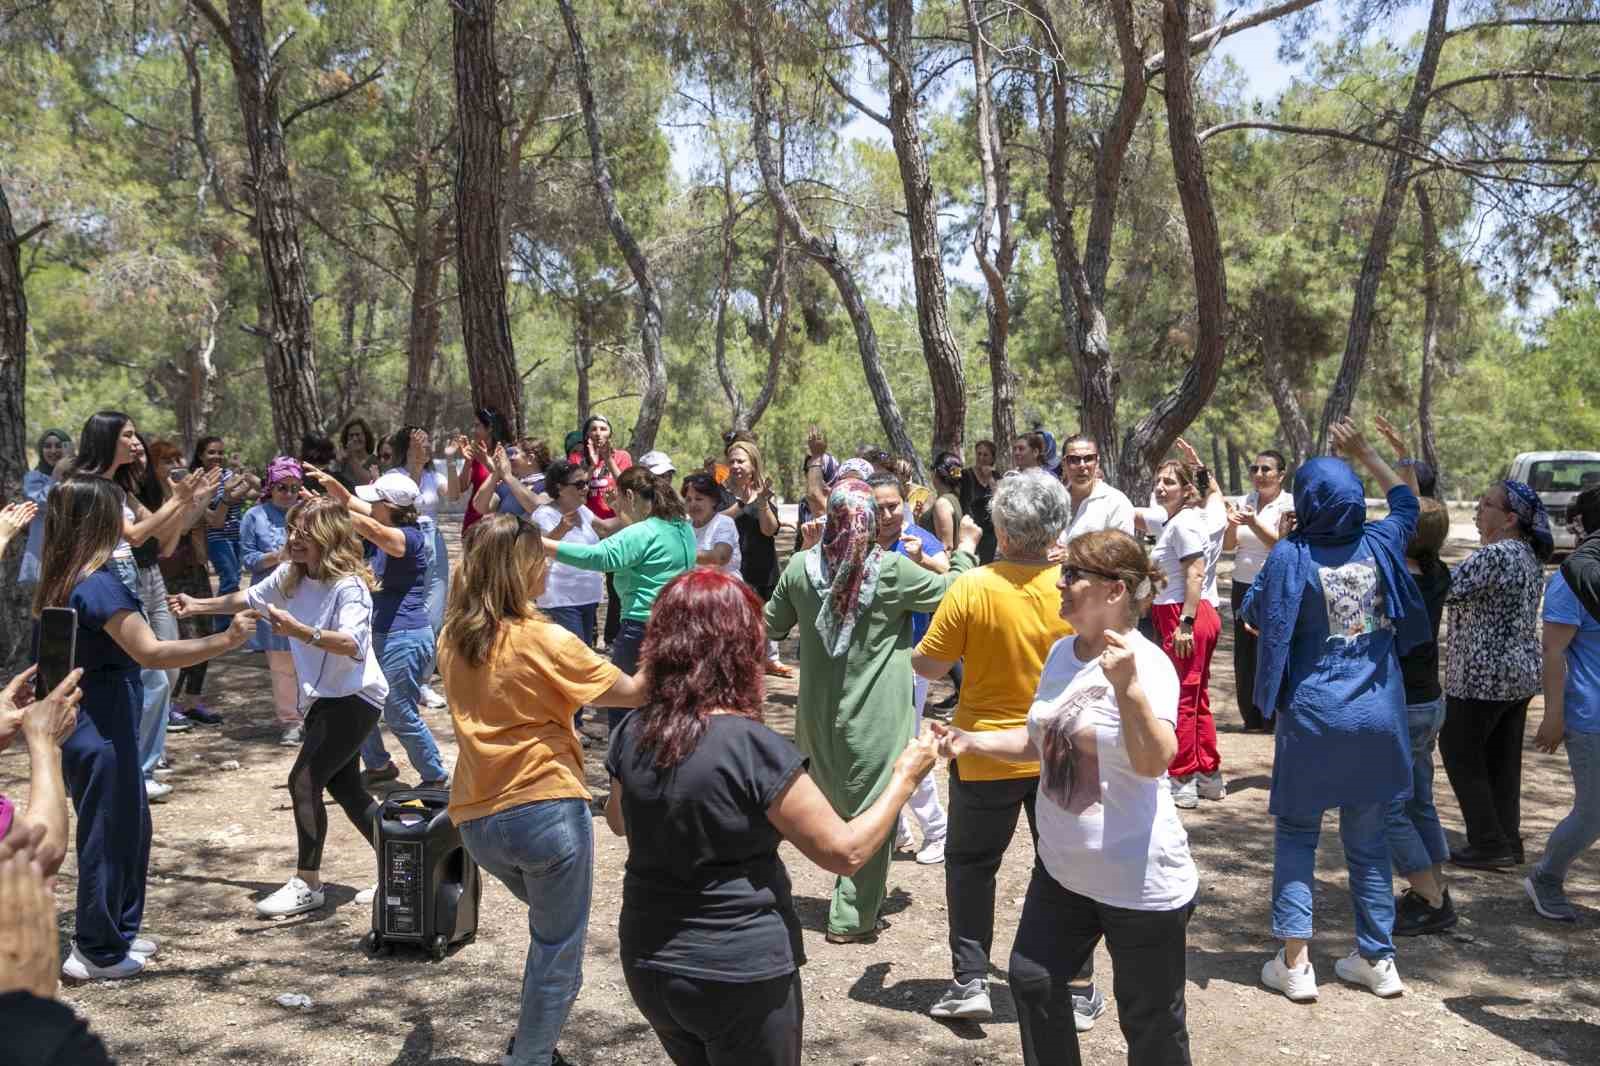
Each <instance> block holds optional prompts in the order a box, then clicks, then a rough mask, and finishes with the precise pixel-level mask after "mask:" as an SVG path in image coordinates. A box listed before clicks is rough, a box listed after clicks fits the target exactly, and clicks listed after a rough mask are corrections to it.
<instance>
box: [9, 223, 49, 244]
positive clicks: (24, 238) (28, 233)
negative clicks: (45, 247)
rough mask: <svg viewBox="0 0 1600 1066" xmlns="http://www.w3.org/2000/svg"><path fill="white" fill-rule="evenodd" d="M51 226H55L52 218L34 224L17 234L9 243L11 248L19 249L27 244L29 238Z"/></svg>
mask: <svg viewBox="0 0 1600 1066" xmlns="http://www.w3.org/2000/svg"><path fill="white" fill-rule="evenodd" d="M53 225H55V219H53V218H47V219H45V220H44V221H43V222H39V223H35V224H34V225H33V226H31V227H29V228H28V229H26V230H24V231H23V232H22V233H19V234H18V235H17V237H16V239H15V240H13V241H11V242H10V243H11V246H12V247H13V248H21V247H22V246H23V245H24V244H27V243H28V241H29V239H30V238H33V237H36V236H38V235H39V233H40V232H41V231H43V230H47V229H49V228H50V227H51V226H53Z"/></svg>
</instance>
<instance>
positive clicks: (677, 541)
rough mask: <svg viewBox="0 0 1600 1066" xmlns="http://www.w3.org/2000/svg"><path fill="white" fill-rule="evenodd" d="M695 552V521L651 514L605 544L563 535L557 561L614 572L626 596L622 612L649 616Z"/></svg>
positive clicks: (639, 619) (643, 617)
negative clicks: (565, 538) (568, 539)
mask: <svg viewBox="0 0 1600 1066" xmlns="http://www.w3.org/2000/svg"><path fill="white" fill-rule="evenodd" d="M694 553H695V543H694V527H693V526H691V525H689V523H688V522H687V521H684V520H682V519H679V520H677V521H673V522H668V521H666V520H665V519H662V518H646V519H645V520H644V521H643V522H635V523H633V524H632V525H630V526H626V527H624V528H623V529H620V530H618V531H617V532H615V533H613V534H612V535H611V536H609V537H607V538H606V539H604V540H602V541H601V542H600V543H599V544H569V543H567V542H566V541H562V542H561V543H560V544H559V545H558V546H557V547H556V561H557V562H563V563H566V564H567V565H568V566H575V567H577V568H578V569H579V570H599V571H601V572H603V573H607V574H610V575H612V578H613V579H614V580H615V582H616V585H617V595H619V596H621V597H622V617H623V618H628V619H632V620H633V621H635V622H648V621H649V620H650V608H651V607H652V606H653V605H654V604H655V602H656V597H657V596H658V595H660V593H661V590H662V589H663V588H664V587H666V584H667V582H668V581H671V580H672V579H673V578H675V577H677V576H678V575H679V574H681V573H683V572H684V571H685V570H688V569H690V568H691V567H693V566H694Z"/></svg>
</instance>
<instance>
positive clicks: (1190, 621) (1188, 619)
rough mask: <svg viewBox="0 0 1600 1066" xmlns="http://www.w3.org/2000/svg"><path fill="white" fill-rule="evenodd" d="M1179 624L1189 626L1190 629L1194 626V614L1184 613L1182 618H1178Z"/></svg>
mask: <svg viewBox="0 0 1600 1066" xmlns="http://www.w3.org/2000/svg"><path fill="white" fill-rule="evenodd" d="M1178 624H1179V625H1184V626H1188V627H1189V628H1190V629H1193V628H1194V615H1192V614H1186V615H1184V616H1183V617H1182V618H1180V619H1178Z"/></svg>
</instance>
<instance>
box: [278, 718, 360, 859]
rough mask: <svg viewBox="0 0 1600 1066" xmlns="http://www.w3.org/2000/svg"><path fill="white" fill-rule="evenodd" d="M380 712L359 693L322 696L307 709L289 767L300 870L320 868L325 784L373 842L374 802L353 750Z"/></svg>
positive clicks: (325, 833)
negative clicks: (301, 735)
mask: <svg viewBox="0 0 1600 1066" xmlns="http://www.w3.org/2000/svg"><path fill="white" fill-rule="evenodd" d="M382 713H383V712H382V711H381V710H380V709H379V708H377V707H374V706H373V705H372V704H370V703H368V702H367V701H366V700H364V699H362V698H361V697H360V696H325V697H323V698H322V699H319V700H316V701H315V702H313V703H312V704H311V709H310V710H309V711H307V712H306V720H305V725H304V729H305V740H304V741H303V742H302V743H301V745H300V754H299V755H298V756H297V757H296V758H295V760H294V767H293V768H292V769H291V770H290V771H289V802H290V804H291V805H292V806H293V807H294V831H295V834H296V835H297V836H298V837H299V838H300V865H299V866H298V867H297V868H298V869H301V870H318V869H321V868H322V842H323V841H324V840H326V839H327V838H328V812H327V811H326V810H325V809H324V808H323V806H322V792H323V790H324V789H326V790H327V791H328V794H329V795H331V796H332V797H333V798H334V799H335V800H337V801H338V803H339V806H341V807H343V808H344V813H345V815H346V816H347V817H348V818H349V819H350V821H351V823H352V824H353V825H354V826H355V827H356V829H357V830H359V831H360V833H361V835H362V837H363V838H365V839H366V841H367V843H368V844H371V843H372V814H373V811H374V809H375V808H376V806H377V805H376V804H375V803H373V802H372V797H371V796H369V795H367V790H366V789H364V788H362V787H361V764H360V762H359V760H358V759H357V758H356V755H357V754H358V753H359V752H360V750H361V742H362V741H363V740H365V739H366V738H367V734H368V733H370V732H372V730H373V728H374V727H375V726H377V724H378V718H379V716H380V715H381V714H382Z"/></svg>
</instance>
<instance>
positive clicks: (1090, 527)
mask: <svg viewBox="0 0 1600 1066" xmlns="http://www.w3.org/2000/svg"><path fill="white" fill-rule="evenodd" d="M1102 529H1120V530H1122V532H1124V533H1126V534H1127V535H1128V536H1130V537H1131V536H1133V535H1134V530H1133V501H1132V500H1129V499H1128V497H1127V496H1125V495H1124V494H1123V493H1122V492H1121V491H1119V490H1118V489H1114V488H1112V487H1111V486H1110V485H1107V484H1106V483H1105V482H1104V481H1101V480H1100V479H1099V478H1096V479H1095V482H1094V485H1093V486H1092V487H1091V488H1090V489H1089V495H1088V497H1087V498H1086V499H1084V501H1083V503H1081V504H1077V505H1074V507H1073V509H1072V517H1071V519H1070V520H1069V521H1068V522H1067V528H1066V529H1063V530H1062V531H1061V536H1059V537H1057V538H1056V543H1057V544H1059V545H1061V546H1062V547H1063V548H1065V547H1066V546H1067V545H1068V544H1071V543H1072V542H1073V541H1074V540H1077V539H1078V538H1079V537H1081V536H1083V535H1084V534H1085V533H1098V532H1099V531H1101V530H1102Z"/></svg>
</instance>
